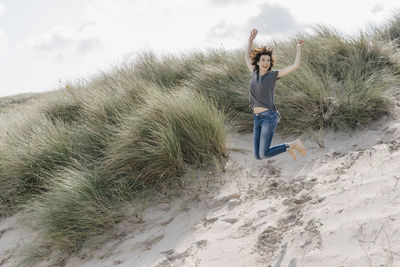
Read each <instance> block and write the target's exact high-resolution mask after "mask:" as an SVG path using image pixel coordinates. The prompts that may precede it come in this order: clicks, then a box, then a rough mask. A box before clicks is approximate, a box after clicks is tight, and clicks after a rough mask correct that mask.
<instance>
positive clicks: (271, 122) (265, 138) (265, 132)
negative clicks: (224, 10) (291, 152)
mask: <svg viewBox="0 0 400 267" xmlns="http://www.w3.org/2000/svg"><path fill="white" fill-rule="evenodd" d="M277 123H278V115H277V114H276V113H275V112H271V113H270V114H268V116H266V117H264V118H263V121H262V124H261V134H260V151H259V153H260V157H261V158H271V157H273V156H276V155H278V154H281V153H283V152H286V148H287V144H281V145H276V146H273V147H270V146H271V142H272V138H273V137H274V133H275V129H276V125H277Z"/></svg>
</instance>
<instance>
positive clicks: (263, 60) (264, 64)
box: [257, 55, 271, 72]
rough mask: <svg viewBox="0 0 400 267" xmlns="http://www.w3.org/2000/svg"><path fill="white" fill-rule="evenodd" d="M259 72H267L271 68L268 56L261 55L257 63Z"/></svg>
mask: <svg viewBox="0 0 400 267" xmlns="http://www.w3.org/2000/svg"><path fill="white" fill-rule="evenodd" d="M257 65H258V67H259V68H260V71H261V72H267V71H268V69H269V67H270V66H271V57H270V56H269V55H262V56H261V57H260V61H258V62H257Z"/></svg>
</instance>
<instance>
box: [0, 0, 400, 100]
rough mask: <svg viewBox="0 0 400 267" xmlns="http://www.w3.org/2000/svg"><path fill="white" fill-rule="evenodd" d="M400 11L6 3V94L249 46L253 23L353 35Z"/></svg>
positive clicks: (1, 7)
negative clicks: (152, 56) (143, 61)
mask: <svg viewBox="0 0 400 267" xmlns="http://www.w3.org/2000/svg"><path fill="white" fill-rule="evenodd" d="M398 8H400V1H398V0H356V1H350V0H335V1H321V0H303V1H299V0H271V1H266V0H254V1H253V0H195V1H193V0H169V1H166V0H151V1H149V0H131V1H128V0H35V1H32V0H0V97H1V96H7V95H15V94H20V93H26V92H43V91H49V90H54V89H57V88H59V86H62V85H63V84H65V82H67V81H73V80H74V79H78V78H88V77H90V76H91V75H93V74H96V73H98V72H100V71H107V70H108V69H110V68H111V67H112V66H115V65H117V64H119V63H121V62H127V61H129V60H132V59H134V57H135V55H137V54H138V53H140V52H142V51H144V50H153V51H155V52H159V53H160V54H163V53H175V52H188V53H189V52H190V51H192V50H193V49H196V50H207V49H209V48H215V47H224V48H227V49H232V48H238V47H244V46H245V45H246V43H247V40H248V35H249V31H250V29H252V28H257V29H258V30H259V35H258V36H257V41H261V42H262V41H267V40H270V39H273V38H275V39H279V38H284V37H285V36H290V35H292V34H294V33H296V32H304V31H310V29H311V27H312V26H313V25H315V24H317V23H319V24H323V25H327V26H332V27H334V28H336V29H337V30H339V31H341V32H343V33H347V34H352V33H356V32H357V31H359V30H362V29H366V28H367V27H368V25H371V24H378V25H379V24H381V23H382V22H384V21H387V19H388V18H390V17H391V16H392V14H393V11H394V10H395V9H398ZM305 45H306V44H305Z"/></svg>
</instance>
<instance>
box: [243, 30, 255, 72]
mask: <svg viewBox="0 0 400 267" xmlns="http://www.w3.org/2000/svg"><path fill="white" fill-rule="evenodd" d="M256 36H257V30H256V29H252V30H251V31H250V37H249V45H248V46H247V52H246V55H245V60H246V64H247V67H248V68H249V71H250V72H251V73H253V71H254V68H255V66H254V65H253V64H251V58H250V54H251V49H252V47H253V41H254V38H256Z"/></svg>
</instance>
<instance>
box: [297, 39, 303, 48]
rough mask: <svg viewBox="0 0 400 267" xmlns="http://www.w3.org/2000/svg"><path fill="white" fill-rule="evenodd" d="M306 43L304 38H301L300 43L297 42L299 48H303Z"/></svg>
mask: <svg viewBox="0 0 400 267" xmlns="http://www.w3.org/2000/svg"><path fill="white" fill-rule="evenodd" d="M303 45H304V40H300V41H299V43H298V44H297V49H300V48H302V47H303Z"/></svg>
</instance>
